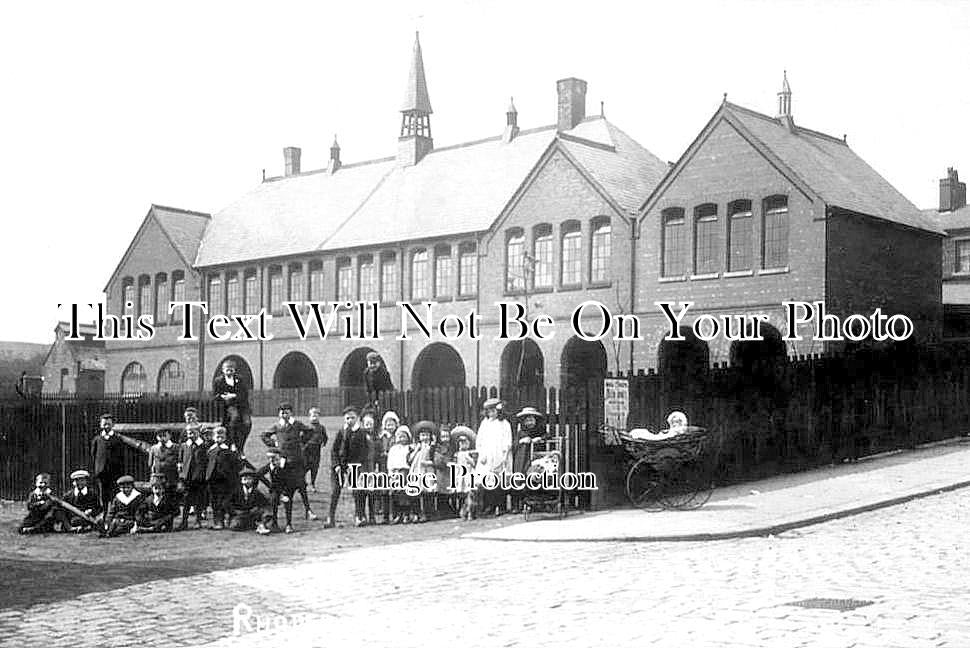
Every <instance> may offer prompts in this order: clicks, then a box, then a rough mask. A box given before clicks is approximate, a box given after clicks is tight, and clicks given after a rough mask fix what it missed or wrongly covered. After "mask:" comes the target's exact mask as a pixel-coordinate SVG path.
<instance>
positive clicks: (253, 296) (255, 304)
mask: <svg viewBox="0 0 970 648" xmlns="http://www.w3.org/2000/svg"><path fill="white" fill-rule="evenodd" d="M261 301H262V300H261V299H260V297H259V281H257V279H256V273H255V272H253V273H251V274H247V275H246V303H245V304H244V310H245V311H246V314H247V315H253V314H255V313H258V312H259V309H260V306H261V304H260V302H261Z"/></svg>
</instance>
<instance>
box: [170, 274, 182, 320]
mask: <svg viewBox="0 0 970 648" xmlns="http://www.w3.org/2000/svg"><path fill="white" fill-rule="evenodd" d="M173 276H174V277H175V278H174V281H173V283H172V301H173V302H181V301H185V279H184V278H183V277H182V276H181V275H173ZM183 310H184V308H182V307H181V306H180V307H178V308H176V309H175V312H173V313H172V321H173V322H175V323H176V324H181V323H182V312H183Z"/></svg>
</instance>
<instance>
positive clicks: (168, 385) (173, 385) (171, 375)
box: [158, 360, 185, 394]
mask: <svg viewBox="0 0 970 648" xmlns="http://www.w3.org/2000/svg"><path fill="white" fill-rule="evenodd" d="M184 391H185V372H184V371H183V370H182V365H180V364H179V363H178V361H176V360H169V361H167V362H166V363H165V364H163V365H162V368H161V369H160V370H159V371H158V392H159V393H160V394H180V393H182V392H184Z"/></svg>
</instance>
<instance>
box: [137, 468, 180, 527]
mask: <svg viewBox="0 0 970 648" xmlns="http://www.w3.org/2000/svg"><path fill="white" fill-rule="evenodd" d="M151 489H152V492H151V495H149V496H147V497H145V498H144V499H143V500H142V502H141V504H140V505H139V507H138V511H137V512H136V514H135V520H136V522H135V524H134V526H133V527H132V532H133V533H161V532H163V531H171V530H172V526H173V525H174V523H175V516H176V515H178V504H177V503H176V501H175V497H174V496H173V495H171V493H170V492H169V490H168V489H167V488H166V483H165V477H164V476H162V475H155V476H154V477H152V481H151Z"/></svg>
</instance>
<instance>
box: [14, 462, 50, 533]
mask: <svg viewBox="0 0 970 648" xmlns="http://www.w3.org/2000/svg"><path fill="white" fill-rule="evenodd" d="M50 480H51V476H50V475H48V474H47V473H40V474H39V475H37V476H36V477H35V478H34V490H32V491H30V494H28V495H27V516H26V517H25V518H24V520H23V522H21V523H20V533H22V534H25V535H27V534H33V533H48V532H50V531H53V530H54V521H55V519H56V518H55V515H54V513H55V507H54V502H53V500H51V489H50V488H49V487H48V484H49V483H50Z"/></svg>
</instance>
